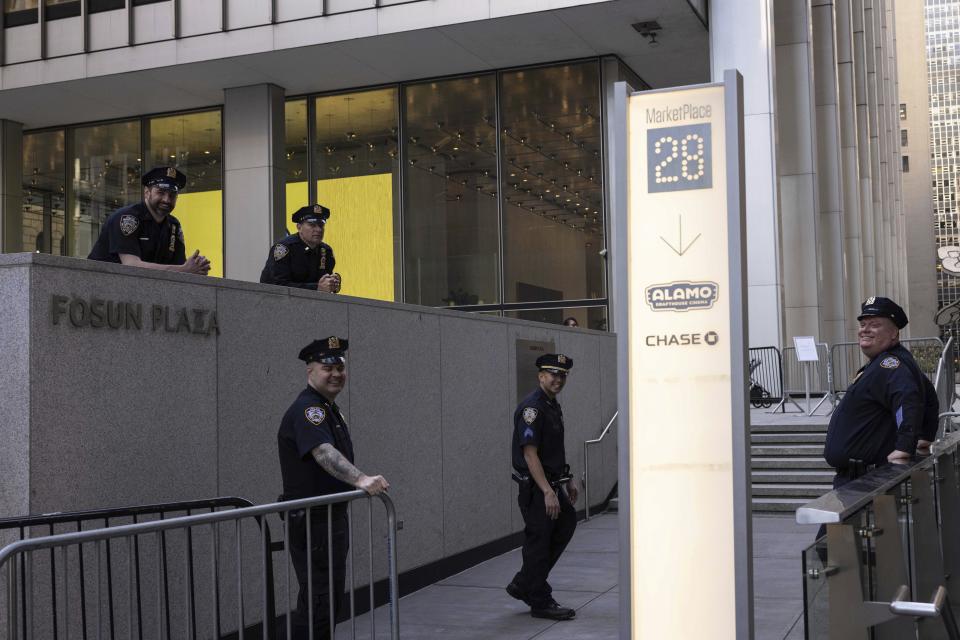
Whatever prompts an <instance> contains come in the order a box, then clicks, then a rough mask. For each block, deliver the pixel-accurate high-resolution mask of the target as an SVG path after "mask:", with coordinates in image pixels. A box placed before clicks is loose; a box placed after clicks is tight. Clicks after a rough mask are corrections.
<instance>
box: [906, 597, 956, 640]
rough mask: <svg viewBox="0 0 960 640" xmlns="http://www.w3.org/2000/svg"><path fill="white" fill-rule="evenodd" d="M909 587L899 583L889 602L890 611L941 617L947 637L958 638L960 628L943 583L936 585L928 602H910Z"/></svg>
mask: <svg viewBox="0 0 960 640" xmlns="http://www.w3.org/2000/svg"><path fill="white" fill-rule="evenodd" d="M909 597H910V587H908V586H907V585H905V584H904V585H900V588H899V589H897V593H896V595H894V596H893V601H892V602H891V603H890V611H891V613H895V614H897V615H898V616H910V617H912V618H939V617H941V616H942V617H943V625H944V627H945V628H946V632H947V637H948V638H950V640H960V629H958V628H957V619H956V617H955V616H954V615H953V609H951V608H950V598H949V597H948V595H947V590H946V588H944V586H943V585H940V586H938V587H937V590H936V591H934V592H933V597H932V598H930V602H910V601H909V600H908V599H907V598H909Z"/></svg>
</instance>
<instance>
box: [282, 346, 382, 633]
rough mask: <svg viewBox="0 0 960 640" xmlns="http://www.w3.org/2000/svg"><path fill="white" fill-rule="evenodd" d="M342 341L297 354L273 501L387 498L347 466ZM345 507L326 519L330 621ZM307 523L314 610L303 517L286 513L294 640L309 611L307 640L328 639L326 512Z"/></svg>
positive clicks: (340, 573) (340, 579) (337, 597)
mask: <svg viewBox="0 0 960 640" xmlns="http://www.w3.org/2000/svg"><path fill="white" fill-rule="evenodd" d="M347 346H348V344H347V341H346V340H345V339H343V338H338V337H336V336H330V337H329V338H324V339H323V340H314V341H313V342H311V343H310V344H308V345H307V346H305V347H304V348H303V349H301V350H300V359H301V360H303V361H304V362H306V363H307V387H306V388H305V389H304V390H303V391H301V392H300V395H299V396H297V398H296V400H294V401H293V404H291V405H290V408H289V409H287V412H286V413H285V414H284V416H283V421H282V422H281V423H280V431H279V432H278V433H277V445H278V449H279V454H280V472H281V474H282V476H283V495H281V496H280V500H281V501H283V500H297V499H300V498H311V497H314V496H323V495H329V494H332V493H342V492H345V491H352V490H354V489H363V490H364V491H366V492H367V493H369V494H370V495H377V494H378V493H382V492H384V491H386V490H387V489H388V488H389V487H390V484H389V483H388V482H387V481H386V479H385V478H384V477H383V476H368V475H366V474H364V473H363V472H361V471H360V470H359V469H357V468H356V467H355V466H353V442H352V440H351V439H350V431H349V430H348V429H347V423H346V421H345V420H344V419H343V414H341V413H340V408H339V407H338V406H337V403H336V399H337V396H338V395H339V394H340V392H341V391H343V388H344V385H345V384H346V382H347V370H346V353H347ZM347 508H348V506H347V503H339V504H335V505H333V507H332V513H331V517H330V520H331V529H332V534H333V536H332V537H333V540H332V546H333V550H332V553H331V555H332V556H333V589H334V593H333V601H334V616H335V619H337V618H339V616H338V614H339V612H340V611H341V609H342V607H341V603H340V601H341V599H342V594H343V587H344V582H345V577H346V558H347V550H348V547H349V542H350V541H349V535H348V525H347ZM310 513H311V518H310V564H311V565H312V569H311V573H312V577H313V602H312V603H311V602H309V600H308V595H307V594H308V569H307V522H306V516H305V512H304V510H296V511H291V512H290V514H289V523H288V524H289V527H290V549H289V552H290V559H291V560H292V561H293V568H294V570H295V571H296V574H297V582H298V583H299V586H300V593H299V596H298V597H297V608H296V610H295V611H294V612H293V614H292V622H293V624H292V629H293V637H294V638H295V639H300V638H307V637H308V636H309V610H310V607H311V606H312V608H313V637H314V639H315V640H328V639H329V638H330V614H329V612H330V593H329V572H330V566H329V561H328V540H327V509H326V507H314V508H313V509H311V512H310Z"/></svg>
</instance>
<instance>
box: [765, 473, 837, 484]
mask: <svg viewBox="0 0 960 640" xmlns="http://www.w3.org/2000/svg"><path fill="white" fill-rule="evenodd" d="M750 476H751V479H752V481H753V482H755V483H761V484H826V485H830V486H833V485H832V483H833V476H834V471H833V469H823V470H820V469H772V470H770V469H754V470H752V471H751V472H750Z"/></svg>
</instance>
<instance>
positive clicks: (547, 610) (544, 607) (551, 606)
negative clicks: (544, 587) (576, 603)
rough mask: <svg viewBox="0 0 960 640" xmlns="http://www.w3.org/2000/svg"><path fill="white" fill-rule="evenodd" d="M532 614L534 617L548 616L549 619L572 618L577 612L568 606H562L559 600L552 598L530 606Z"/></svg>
mask: <svg viewBox="0 0 960 640" xmlns="http://www.w3.org/2000/svg"><path fill="white" fill-rule="evenodd" d="M530 615H531V616H533V617H534V618H546V619H547V620H572V619H573V618H575V617H576V615H577V612H576V611H574V610H573V609H568V608H567V607H561V606H560V605H559V604H557V601H556V600H554V599H553V598H550V599H549V600H547V601H546V602H543V603H541V604H539V605H537V606H535V607H534V606H531V607H530Z"/></svg>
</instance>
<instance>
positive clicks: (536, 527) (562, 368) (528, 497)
mask: <svg viewBox="0 0 960 640" xmlns="http://www.w3.org/2000/svg"><path fill="white" fill-rule="evenodd" d="M572 367H573V359H572V358H568V357H567V356H564V355H563V354H559V353H550V354H545V355H542V356H540V357H539V358H537V368H538V369H539V374H538V376H537V377H538V379H539V383H540V384H539V386H538V387H537V388H536V389H535V390H534V391H533V392H531V393H530V395H528V396H527V397H526V398H524V399H523V400H522V401H521V402H520V404H519V405H517V410H516V411H515V412H514V414H513V425H514V426H513V468H514V474H513V475H514V480H516V481H517V482H518V483H519V484H520V493H519V496H518V498H517V503H518V504H519V505H520V513H521V514H522V515H523V522H524V524H525V528H524V531H523V532H524V541H523V566H522V567H521V568H520V571H519V572H518V573H517V575H516V576H514V578H513V581H512V582H510V584H508V585H507V593H508V594H509V595H510V596H511V597H513V598H516V599H517V600H522V601H523V602H525V603H526V604H527V605H528V606H529V607H530V615H532V616H533V617H535V618H548V619H550V620H569V619H571V618H573V617H574V616H575V615H576V612H575V611H574V610H573V609H569V608H567V607H562V606H560V605H559V604H557V602H556V600H554V599H553V596H552V589H551V587H550V584H549V583H548V582H547V576H548V575H549V574H550V570H551V569H553V566H554V565H555V564H556V563H557V560H559V558H560V554H562V553H563V550H564V549H565V548H566V547H567V543H569V542H570V539H571V538H572V537H573V531H574V529H575V528H576V526H577V514H576V511H575V510H574V508H573V504H574V503H575V502H576V501H577V495H578V493H579V488H578V486H577V482H576V480H574V479H573V477H572V476H571V475H570V467H569V466H568V465H567V463H566V455H565V453H564V447H563V411H561V409H560V404H559V403H558V402H557V395H558V394H559V393H560V391H561V390H562V389H563V386H564V385H565V384H566V382H567V374H568V373H569V372H570V369H571V368H572ZM564 489H565V490H564Z"/></svg>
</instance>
